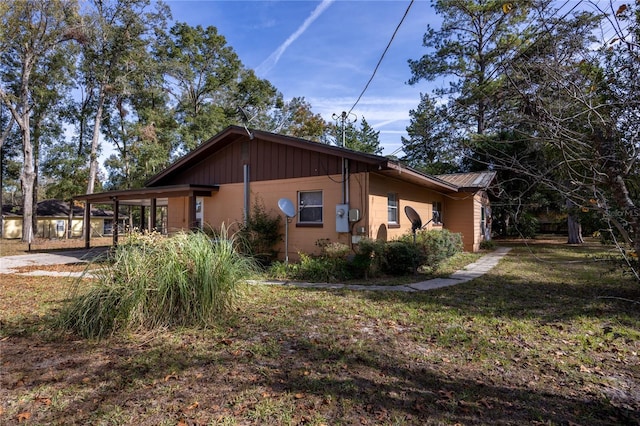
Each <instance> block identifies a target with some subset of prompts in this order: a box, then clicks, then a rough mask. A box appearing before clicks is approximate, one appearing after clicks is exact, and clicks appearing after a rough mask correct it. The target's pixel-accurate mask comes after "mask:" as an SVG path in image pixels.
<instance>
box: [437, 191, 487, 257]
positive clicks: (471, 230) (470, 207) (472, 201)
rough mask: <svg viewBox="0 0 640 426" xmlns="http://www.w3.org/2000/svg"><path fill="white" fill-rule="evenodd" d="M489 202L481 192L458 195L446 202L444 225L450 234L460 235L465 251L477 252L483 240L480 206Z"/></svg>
mask: <svg viewBox="0 0 640 426" xmlns="http://www.w3.org/2000/svg"><path fill="white" fill-rule="evenodd" d="M488 203H489V201H488V199H487V198H486V195H485V194H484V193H483V192H479V193H477V194H472V193H466V194H465V193H460V194H456V196H455V197H452V198H450V199H448V200H447V214H446V216H445V217H444V225H445V227H446V228H447V229H449V230H450V231H452V232H459V233H461V234H462V242H463V244H464V249H465V251H478V250H479V249H480V243H481V242H482V241H483V240H484V236H483V234H482V230H481V216H482V206H483V205H488Z"/></svg>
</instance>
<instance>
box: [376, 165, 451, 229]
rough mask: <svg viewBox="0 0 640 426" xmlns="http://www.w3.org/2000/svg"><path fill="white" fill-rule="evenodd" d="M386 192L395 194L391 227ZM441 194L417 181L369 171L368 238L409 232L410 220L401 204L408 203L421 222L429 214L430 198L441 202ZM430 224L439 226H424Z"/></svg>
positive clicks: (430, 208) (430, 207) (424, 220)
mask: <svg viewBox="0 0 640 426" xmlns="http://www.w3.org/2000/svg"><path fill="white" fill-rule="evenodd" d="M390 192H392V193H396V194H397V196H398V222H399V225H400V226H399V227H393V225H389V223H388V214H387V213H388V210H387V204H388V203H387V201H388V193H390ZM443 198H444V197H443V196H442V195H441V194H439V193H437V192H435V191H431V190H429V189H426V188H423V187H420V186H417V185H413V184H410V183H407V182H402V181H399V180H395V179H392V178H387V177H384V176H380V175H375V174H372V175H370V179H369V210H370V213H369V221H368V223H369V234H368V236H369V237H370V238H378V239H386V240H393V239H396V238H398V237H400V236H401V235H403V234H407V233H410V232H411V222H410V221H409V219H408V218H407V216H406V214H405V212H404V208H405V206H411V207H412V208H413V209H414V210H415V211H416V212H417V213H418V214H419V215H420V218H421V219H422V223H423V225H424V224H427V222H428V221H429V219H431V218H432V217H433V205H432V203H433V202H434V201H439V202H443ZM443 209H444V207H443ZM434 228H439V226H434V224H433V223H429V224H428V225H427V228H426V229H434ZM385 234H386V238H385Z"/></svg>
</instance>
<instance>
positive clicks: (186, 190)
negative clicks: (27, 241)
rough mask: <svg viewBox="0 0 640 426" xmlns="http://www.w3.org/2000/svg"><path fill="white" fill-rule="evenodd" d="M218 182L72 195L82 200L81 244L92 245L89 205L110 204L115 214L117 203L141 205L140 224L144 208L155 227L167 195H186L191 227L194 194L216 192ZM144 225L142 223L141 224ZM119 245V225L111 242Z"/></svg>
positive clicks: (194, 211)
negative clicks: (82, 238)
mask: <svg viewBox="0 0 640 426" xmlns="http://www.w3.org/2000/svg"><path fill="white" fill-rule="evenodd" d="M218 190H219V187H218V186H217V185H191V184H185V185H170V186H158V187H148V188H140V189H125V190H119V191H107V192H99V193H96V194H84V195H79V196H76V197H73V199H74V200H79V201H84V202H85V206H84V220H83V226H84V232H83V234H84V245H85V248H87V249H88V248H90V247H91V221H90V211H91V205H92V204H112V205H113V211H114V212H116V213H115V214H116V215H117V214H118V211H119V209H120V206H121V205H123V206H140V214H141V223H142V224H145V223H146V222H147V219H146V210H147V209H148V210H149V222H150V229H155V228H156V227H157V218H156V210H157V207H163V206H167V205H168V201H169V198H174V197H187V198H188V200H189V223H190V224H191V225H192V227H193V226H194V225H195V223H196V197H211V196H212V195H213V193H214V192H217V191H218ZM143 226H144V225H143ZM117 244H118V226H117V224H116V226H114V229H113V245H114V246H115V245H117Z"/></svg>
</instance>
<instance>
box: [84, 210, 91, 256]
mask: <svg viewBox="0 0 640 426" xmlns="http://www.w3.org/2000/svg"><path fill="white" fill-rule="evenodd" d="M83 222H84V223H83V225H84V248H86V249H88V248H91V203H90V202H89V200H87V201H86V203H85V204H84V220H83Z"/></svg>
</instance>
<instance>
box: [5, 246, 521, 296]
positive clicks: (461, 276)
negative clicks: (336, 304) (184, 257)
mask: <svg viewBox="0 0 640 426" xmlns="http://www.w3.org/2000/svg"><path fill="white" fill-rule="evenodd" d="M107 249H108V248H105V247H98V248H94V249H91V250H74V251H65V252H57V253H31V254H23V255H18V256H6V257H1V258H0V274H18V275H36V276H54V277H79V276H81V275H83V274H84V273H83V272H56V271H39V270H32V271H29V272H17V271H16V270H17V269H19V268H21V267H26V266H29V267H33V266H38V265H42V266H45V265H63V264H68V263H81V262H89V261H91V260H93V259H95V258H96V257H98V256H101V255H102V254H103V253H104V252H105V251H106V250H107ZM509 250H511V249H510V248H508V247H498V248H497V249H496V250H494V251H492V252H491V253H487V254H485V255H484V256H482V257H481V258H480V259H478V260H477V261H476V262H474V263H470V264H469V265H467V266H466V267H465V268H464V269H461V270H459V271H457V272H454V273H453V274H452V275H450V276H449V277H448V278H434V279H432V280H427V281H421V282H417V283H413V284H406V285H395V286H388V285H350V284H334V283H301V282H292V281H250V283H251V284H265V285H281V286H289V287H302V288H321V289H322V288H323V289H349V290H368V291H404V292H413V291H427V290H433V289H436V288H441V287H449V286H452V285H456V284H462V283H466V282H467V281H471V280H473V279H475V278H478V277H480V276H482V275H484V274H486V273H487V272H489V271H490V270H491V269H492V268H493V267H494V266H496V265H497V264H498V262H499V261H500V259H502V258H503V257H504V256H505V255H506V254H507V253H508V252H509Z"/></svg>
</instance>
